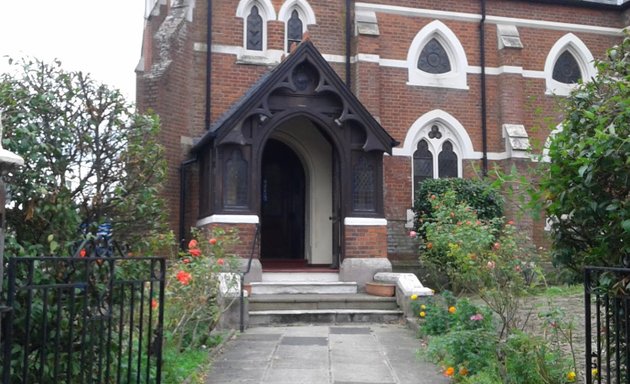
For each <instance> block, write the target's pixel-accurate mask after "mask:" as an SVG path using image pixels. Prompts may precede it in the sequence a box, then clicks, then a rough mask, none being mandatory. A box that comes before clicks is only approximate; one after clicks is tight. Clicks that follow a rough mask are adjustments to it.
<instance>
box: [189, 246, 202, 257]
mask: <svg viewBox="0 0 630 384" xmlns="http://www.w3.org/2000/svg"><path fill="white" fill-rule="evenodd" d="M188 253H190V254H191V255H192V256H195V257H197V256H201V249H199V248H193V249H189V250H188Z"/></svg>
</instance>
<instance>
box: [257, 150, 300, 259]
mask: <svg viewBox="0 0 630 384" xmlns="http://www.w3.org/2000/svg"><path fill="white" fill-rule="evenodd" d="M261 183H262V185H261V258H262V259H267V260H269V259H283V260H286V259H289V260H303V259H304V233H305V222H304V221H305V220H304V216H305V215H304V212H305V210H304V207H305V200H306V198H305V174H304V168H303V166H302V162H301V161H300V159H299V158H298V157H297V155H296V154H295V152H293V150H292V149H291V148H289V147H288V146H287V145H286V144H284V143H282V142H280V141H277V140H273V139H270V140H269V141H268V142H267V144H266V146H265V150H264V152H263V159H262V178H261Z"/></svg>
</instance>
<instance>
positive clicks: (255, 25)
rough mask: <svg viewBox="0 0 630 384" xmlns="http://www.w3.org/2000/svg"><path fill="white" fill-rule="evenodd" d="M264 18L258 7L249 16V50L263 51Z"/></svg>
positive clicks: (253, 8) (254, 7)
mask: <svg viewBox="0 0 630 384" xmlns="http://www.w3.org/2000/svg"><path fill="white" fill-rule="evenodd" d="M263 38H264V36H263V18H262V16H260V11H259V10H258V7H257V6H255V5H254V6H253V7H252V9H251V11H250V13H249V16H247V47H246V48H247V49H248V50H252V51H262V50H263Z"/></svg>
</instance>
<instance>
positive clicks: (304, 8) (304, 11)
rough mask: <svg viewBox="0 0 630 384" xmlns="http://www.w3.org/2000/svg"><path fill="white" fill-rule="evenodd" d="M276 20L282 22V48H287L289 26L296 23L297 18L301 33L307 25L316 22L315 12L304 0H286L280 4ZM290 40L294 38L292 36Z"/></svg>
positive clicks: (286, 49) (306, 29) (306, 28)
mask: <svg viewBox="0 0 630 384" xmlns="http://www.w3.org/2000/svg"><path fill="white" fill-rule="evenodd" d="M278 20H280V21H282V22H284V25H285V27H284V50H285V51H288V50H289V48H290V47H289V44H288V40H289V38H290V37H291V36H289V26H290V24H291V25H297V24H298V23H297V20H299V22H300V23H301V27H302V34H303V33H304V32H306V31H308V26H309V25H313V24H317V19H316V18H315V12H313V8H311V6H310V4H309V3H308V2H307V1H306V0H287V1H285V2H284V4H282V7H281V8H280V11H279V12H278ZM291 40H296V39H295V38H292V39H291Z"/></svg>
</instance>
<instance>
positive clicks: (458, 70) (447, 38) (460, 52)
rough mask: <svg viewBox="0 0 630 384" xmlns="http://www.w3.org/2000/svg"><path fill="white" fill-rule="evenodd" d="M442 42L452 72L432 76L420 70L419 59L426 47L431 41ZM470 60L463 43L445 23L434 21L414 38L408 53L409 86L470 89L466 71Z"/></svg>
mask: <svg viewBox="0 0 630 384" xmlns="http://www.w3.org/2000/svg"><path fill="white" fill-rule="evenodd" d="M434 38H435V39H436V40H437V41H439V42H440V44H441V45H442V47H443V48H444V50H445V51H446V53H447V55H448V59H449V61H450V64H451V71H450V72H448V73H440V74H437V75H436V74H432V73H427V72H424V71H421V70H420V69H418V65H417V63H418V58H419V57H420V53H421V52H422V49H423V48H424V46H425V45H426V44H427V43H428V42H429V41H430V40H431V39H434ZM467 68H468V59H467V58H466V52H465V51H464V47H463V46H462V43H461V42H460V41H459V39H458V38H457V36H456V35H455V33H453V31H451V29H450V28H449V27H447V26H446V25H445V24H444V23H442V22H441V21H439V20H434V21H432V22H430V23H429V24H427V25H426V26H425V27H424V28H422V29H421V30H420V31H419V32H418V33H417V34H416V37H414V39H413V41H412V43H411V46H410V47H409V51H408V52H407V69H408V76H409V77H408V82H407V84H408V85H420V86H426V87H441V88H455V89H468V84H467V76H466V69H467Z"/></svg>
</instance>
